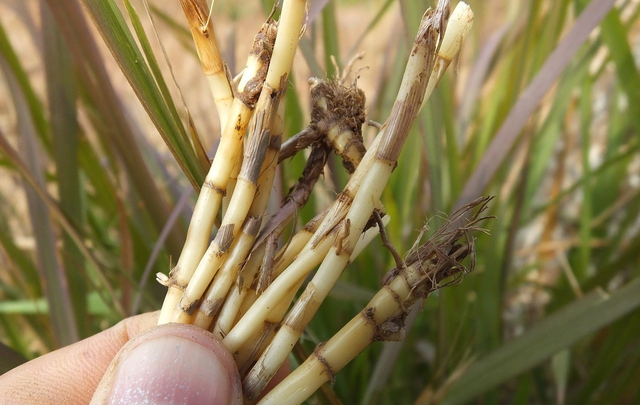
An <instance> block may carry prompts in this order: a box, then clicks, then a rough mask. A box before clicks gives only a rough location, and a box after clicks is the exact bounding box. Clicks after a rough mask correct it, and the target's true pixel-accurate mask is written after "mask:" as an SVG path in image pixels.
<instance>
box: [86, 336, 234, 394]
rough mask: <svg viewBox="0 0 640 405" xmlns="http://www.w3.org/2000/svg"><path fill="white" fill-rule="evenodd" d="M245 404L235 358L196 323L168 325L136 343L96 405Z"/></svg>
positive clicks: (110, 373)
mask: <svg viewBox="0 0 640 405" xmlns="http://www.w3.org/2000/svg"><path fill="white" fill-rule="evenodd" d="M143 403H144V404H157V403H162V404H165V405H171V404H183V405H191V404H193V405H195V404H211V405H230V404H234V405H241V404H242V394H241V383H240V377H239V375H238V371H237V369H236V366H235V363H234V362H233V358H232V357H231V354H230V353H229V352H228V351H227V349H226V348H225V347H224V346H223V345H222V343H221V342H220V341H218V340H217V339H215V338H214V337H213V335H212V334H211V333H209V332H206V331H204V330H202V329H200V328H198V327H195V326H193V325H181V324H167V325H161V326H158V327H157V328H155V329H152V330H150V331H148V332H147V333H144V334H143V335H141V336H139V337H137V338H135V339H133V340H131V341H130V342H129V343H127V344H126V345H125V347H123V349H122V350H121V351H120V352H119V353H118V355H117V356H116V357H115V358H114V360H113V362H112V363H111V365H110V366H109V369H108V370H107V372H106V374H105V376H104V378H103V380H102V381H101V382H100V385H99V386H98V389H97V391H96V394H95V396H94V398H93V400H92V401H91V405H98V404H100V405H101V404H122V405H130V404H143Z"/></svg>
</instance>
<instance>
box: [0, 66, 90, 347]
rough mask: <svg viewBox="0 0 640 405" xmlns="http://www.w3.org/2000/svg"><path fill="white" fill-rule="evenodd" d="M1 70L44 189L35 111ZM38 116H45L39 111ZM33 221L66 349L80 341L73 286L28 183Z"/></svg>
mask: <svg viewBox="0 0 640 405" xmlns="http://www.w3.org/2000/svg"><path fill="white" fill-rule="evenodd" d="M0 68H2V70H3V71H4V73H5V77H6V78H7V84H8V86H9V90H10V94H11V100H12V101H13V104H14V107H15V111H16V116H17V122H18V132H19V133H20V135H21V136H20V137H19V142H18V143H19V148H20V151H21V153H22V155H23V156H24V161H25V163H26V169H27V170H28V171H29V172H30V173H31V174H32V177H33V179H34V181H35V182H36V184H37V185H38V186H40V187H44V184H45V181H44V174H43V169H42V166H41V159H40V154H39V152H41V151H40V145H39V144H38V143H37V140H36V139H37V135H36V128H35V125H34V123H33V121H31V114H30V113H31V109H30V108H29V106H28V104H27V100H26V97H25V96H24V94H23V93H22V92H21V88H20V83H19V82H18V81H17V80H16V79H15V77H14V76H13V75H12V74H11V71H10V69H9V66H8V65H7V63H6V62H5V60H4V59H2V58H0ZM37 115H42V116H43V115H44V114H43V112H39V113H38V114H37ZM25 191H26V193H27V205H28V211H29V218H30V220H31V224H32V230H33V235H34V238H35V241H36V254H37V263H38V268H39V271H40V274H41V275H42V277H43V278H44V286H45V294H46V297H47V300H48V301H49V305H50V307H51V313H50V315H51V324H52V327H53V330H54V335H55V337H56V343H57V344H58V345H59V346H66V345H68V344H71V343H74V342H76V341H78V339H79V333H78V325H77V323H76V318H75V316H74V311H73V303H72V302H71V299H70V291H69V284H68V280H67V276H66V273H65V270H64V269H63V268H62V267H61V265H60V262H59V260H58V255H57V248H56V241H55V235H54V230H53V228H52V222H51V220H50V216H49V210H48V207H47V205H46V203H45V202H44V201H42V200H41V199H40V198H39V196H38V195H37V194H36V193H35V192H34V191H33V190H32V189H31V188H30V187H28V185H26V184H25Z"/></svg>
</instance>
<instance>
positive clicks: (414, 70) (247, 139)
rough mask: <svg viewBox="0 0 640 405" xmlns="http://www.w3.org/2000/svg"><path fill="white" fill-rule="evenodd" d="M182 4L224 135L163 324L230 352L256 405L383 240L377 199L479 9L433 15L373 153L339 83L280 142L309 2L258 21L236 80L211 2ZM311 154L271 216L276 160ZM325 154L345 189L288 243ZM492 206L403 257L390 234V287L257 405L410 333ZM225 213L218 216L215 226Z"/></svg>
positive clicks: (476, 209)
mask: <svg viewBox="0 0 640 405" xmlns="http://www.w3.org/2000/svg"><path fill="white" fill-rule="evenodd" d="M181 3H182V6H183V10H184V12H185V15H186V17H187V20H188V22H189V25H190V28H191V32H192V35H193V38H194V41H195V44H196V47H197V50H198V54H199V57H200V60H201V62H202V66H203V69H204V72H205V75H206V76H207V78H208V80H209V84H210V87H211V91H212V93H213V97H214V100H215V103H216V107H217V111H218V113H219V116H220V121H221V128H223V131H222V135H221V138H220V143H219V146H218V149H217V152H216V154H215V157H214V159H213V161H212V163H211V168H210V170H209V172H208V175H207V177H206V180H205V182H204V184H203V185H202V188H201V191H200V194H199V196H198V200H197V202H196V205H195V209H194V213H193V217H192V219H191V222H190V225H189V230H188V234H187V239H186V241H185V244H184V248H183V250H182V253H181V255H180V257H179V259H178V262H177V263H176V266H175V267H174V268H173V269H172V270H171V272H170V275H169V276H168V277H167V276H166V275H164V274H158V281H160V282H161V283H162V284H164V285H165V286H167V287H168V292H167V296H166V298H165V301H164V304H163V306H162V311H161V315H160V321H159V323H168V322H180V323H189V324H194V325H197V326H199V327H201V328H203V329H206V330H209V331H211V332H212V333H214V334H215V336H217V337H218V338H220V339H221V340H222V342H223V343H224V345H225V346H226V347H227V348H228V349H229V350H230V351H231V353H233V355H234V358H235V360H236V363H237V365H238V369H239V370H240V374H241V377H242V379H243V392H244V395H245V400H246V401H247V402H249V403H251V402H254V401H255V398H257V397H258V396H259V395H260V393H261V392H262V390H263V389H264V387H265V386H266V385H267V383H268V382H269V381H270V380H271V378H272V377H273V375H274V374H275V373H276V371H277V370H278V369H279V368H280V366H281V365H282V364H283V363H284V362H285V361H288V356H289V354H290V352H291V350H292V348H293V347H294V345H295V344H296V342H297V341H298V339H299V337H300V335H301V334H302V333H303V331H304V329H305V327H306V326H307V325H308V324H309V321H310V320H311V318H312V317H313V316H314V314H315V312H316V310H317V309H318V307H319V306H320V304H321V303H322V301H323V300H324V299H325V297H327V295H328V293H329V291H330V290H331V288H332V287H333V285H334V284H335V282H336V281H337V280H338V278H339V277H340V274H341V273H342V271H343V270H344V268H345V267H346V266H347V265H348V264H349V263H350V262H351V261H352V260H353V259H354V257H356V256H357V255H358V253H359V252H361V251H362V249H364V248H365V247H366V245H367V244H368V243H369V242H370V241H371V240H372V239H373V238H375V237H377V236H378V235H381V236H384V231H383V232H382V233H381V232H380V230H381V229H384V225H385V224H386V222H388V218H387V217H386V216H385V213H384V207H383V205H382V203H381V201H380V196H381V194H382V191H383V189H384V188H385V186H386V184H387V181H388V179H389V177H390V176H391V173H392V171H393V169H394V168H395V166H396V163H397V159H398V156H399V154H400V151H401V149H402V146H403V144H404V142H405V140H406V138H407V135H408V133H409V129H410V127H411V125H412V123H413V121H414V119H415V118H416V116H417V114H418V112H419V111H420V108H421V106H422V104H423V103H424V100H426V99H427V98H428V96H429V94H430V93H431V91H432V90H433V88H434V87H435V85H436V84H437V83H438V81H439V79H440V78H441V76H442V74H443V72H444V71H445V69H446V68H447V66H448V65H449V64H450V62H451V60H452V59H453V58H454V57H455V56H456V55H457V53H458V52H459V50H460V46H461V43H462V41H463V38H464V37H465V35H466V34H467V33H468V31H469V29H470V27H471V24H472V20H473V13H472V12H471V10H470V9H469V7H468V6H467V5H466V4H465V3H462V2H461V3H459V4H458V6H457V7H456V8H455V10H454V11H453V13H452V14H451V16H450V10H449V5H448V1H443V0H440V1H439V3H438V5H437V7H436V8H435V9H429V10H427V11H426V12H425V14H424V16H423V18H422V21H421V24H420V27H419V30H418V33H417V35H416V39H415V42H414V45H413V49H412V50H411V54H410V56H409V59H408V61H407V66H406V70H405V73H404V77H403V80H402V84H401V87H400V90H399V91H398V95H397V98H396V101H395V104H394V106H393V109H392V111H391V113H390V115H389V117H388V118H387V120H386V121H385V123H384V124H383V125H382V126H381V127H380V130H379V133H378V135H377V136H376V138H375V141H374V142H373V143H372V144H371V145H369V146H368V147H367V148H365V146H364V145H363V142H362V135H361V131H362V125H363V123H364V121H365V113H364V107H365V105H364V104H365V97H364V94H363V92H362V91H361V90H360V89H358V88H357V87H356V85H355V84H351V85H350V86H349V87H347V86H344V85H343V83H342V82H341V81H340V80H337V79H336V80H320V79H311V80H310V86H311V100H312V115H311V123H310V125H309V127H308V128H306V129H305V130H303V131H301V132H300V133H299V134H297V135H296V136H294V137H292V138H291V139H289V140H287V141H286V142H283V140H282V134H283V127H284V124H283V123H284V120H285V119H286V111H285V109H284V105H285V103H284V102H283V97H284V94H285V90H286V85H287V77H288V75H289V72H290V70H291V66H292V62H293V58H294V54H295V51H296V48H297V45H298V40H299V38H300V36H301V34H302V31H303V29H304V28H303V26H304V21H305V18H306V11H307V5H306V2H305V1H304V0H284V1H283V2H282V9H281V12H280V19H279V21H274V20H272V19H271V18H269V19H268V20H267V22H265V23H264V24H263V26H262V28H261V30H260V32H259V33H258V34H257V35H256V37H255V39H254V43H253V48H252V50H251V52H250V54H249V57H248V60H247V64H246V66H245V69H244V70H243V72H242V74H241V76H240V78H239V79H238V80H237V81H236V82H234V83H230V82H229V79H228V75H227V74H226V72H225V68H224V62H223V61H222V59H221V57H220V53H219V51H218V45H217V43H216V38H215V34H214V30H213V25H212V23H211V19H210V18H209V6H208V5H207V4H206V1H205V0H181ZM203 24H206V25H203ZM232 88H233V89H234V90H233V91H232ZM305 148H309V149H310V152H309V153H308V158H307V163H306V166H305V169H304V171H303V173H302V174H301V177H300V179H299V180H298V183H297V184H296V185H295V186H294V187H292V189H291V191H290V194H289V195H288V196H287V198H285V199H284V200H283V202H282V205H281V208H280V209H279V210H278V211H277V212H276V213H275V214H272V215H270V216H268V217H267V214H266V213H265V212H266V209H267V202H268V200H269V194H270V192H271V190H272V183H273V181H274V177H275V175H276V167H277V165H278V164H280V163H281V162H283V161H284V162H286V160H285V159H287V158H288V157H290V156H292V155H293V154H295V153H297V152H298V151H300V150H302V149H305ZM330 153H336V154H337V155H339V156H341V157H342V160H343V165H344V168H345V170H346V171H347V172H348V173H350V179H349V181H348V183H347V185H346V186H345V188H344V190H342V192H340V193H339V194H338V195H337V197H336V199H335V201H334V202H333V203H332V204H331V205H330V206H329V207H328V208H327V209H326V210H325V211H324V212H321V213H319V214H318V215H317V216H316V217H315V218H314V219H312V220H311V221H309V222H308V223H306V224H305V225H304V226H302V227H301V228H300V229H299V230H297V232H294V234H293V236H291V237H290V238H286V240H283V239H285V238H282V237H281V234H282V232H283V231H284V230H285V228H286V227H287V226H289V223H290V222H292V219H293V218H294V217H295V213H296V210H297V209H299V208H300V207H301V206H302V205H304V204H305V203H306V202H307V200H308V199H309V196H310V194H311V190H312V188H313V186H314V184H315V183H316V180H317V179H318V178H319V176H320V175H321V174H322V170H323V167H324V166H325V163H326V160H327V156H328V155H329V154H330ZM487 201H488V200H487V199H485V198H483V199H480V200H476V201H474V202H473V203H472V204H469V205H468V206H466V207H464V208H463V209H462V210H460V211H458V212H456V213H454V214H452V215H451V216H450V217H449V218H448V221H447V224H446V225H445V226H444V227H443V228H442V229H439V230H437V231H436V232H435V233H434V235H433V236H432V237H431V238H430V239H429V241H427V242H426V243H424V244H422V245H419V244H417V245H416V246H415V247H414V248H413V249H412V250H411V251H410V252H408V254H407V255H406V257H405V259H404V260H402V259H400V256H399V255H398V254H397V252H395V250H394V249H393V248H392V247H391V245H390V244H389V243H388V241H386V238H383V239H385V241H384V243H385V246H389V247H390V251H392V252H393V253H394V257H395V258H396V264H397V265H396V268H395V269H393V270H391V271H390V272H389V273H387V276H386V277H385V279H384V280H383V281H382V284H383V287H382V289H381V290H380V291H379V292H378V293H377V294H376V295H375V297H374V298H373V299H372V300H371V301H370V302H369V304H368V305H367V306H366V308H364V309H363V310H362V311H361V312H360V314H359V315H358V316H356V317H355V318H354V319H353V320H352V321H351V322H349V323H348V324H347V325H346V326H345V327H344V328H343V329H342V330H340V331H339V332H338V333H337V334H336V335H335V336H334V337H333V338H332V339H331V340H329V341H328V342H325V343H322V344H320V345H318V347H317V348H316V349H315V350H314V352H313V354H312V355H311V356H309V358H308V359H306V361H304V363H303V364H301V365H300V366H299V367H298V368H296V369H295V370H294V371H293V372H292V373H291V374H290V375H289V376H288V377H286V378H285V379H284V380H283V381H282V382H280V384H279V385H277V386H276V388H274V389H273V390H271V391H270V392H269V393H268V394H267V395H266V396H265V397H264V398H263V399H262V400H260V402H259V403H260V404H299V403H302V402H303V401H304V400H305V399H306V398H308V397H309V396H310V395H311V394H313V392H314V391H315V390H316V389H317V388H318V387H320V386H321V385H322V384H324V383H325V382H327V381H331V380H332V379H333V378H334V376H335V374H336V373H337V372H338V371H339V370H341V369H342V367H344V365H345V364H346V363H348V362H349V361H350V360H351V359H353V358H354V357H355V356H356V355H357V354H358V353H360V352H361V351H362V350H363V349H364V348H365V347H366V346H367V345H369V344H370V343H372V342H374V341H377V340H397V339H399V338H401V336H402V333H403V331H404V318H405V316H406V314H407V311H408V309H409V307H410V306H411V305H412V304H413V303H414V302H416V301H418V300H420V299H423V298H425V297H426V296H427V295H428V294H429V293H430V292H432V291H434V290H435V289H437V288H440V287H442V286H444V285H446V284H450V283H451V282H454V281H456V280H458V278H459V277H460V276H461V275H462V274H463V273H464V272H465V271H467V270H466V269H465V267H464V266H462V264H461V263H460V262H461V261H462V259H464V258H465V257H466V256H467V255H468V254H471V253H472V245H473V240H472V238H470V237H469V236H468V231H470V230H477V229H478V228H476V227H475V226H474V225H475V224H477V222H478V221H480V220H481V219H482V218H479V213H480V212H481V211H482V210H483V209H484V208H485V207H486V203H487ZM219 213H221V218H222V220H221V221H220V222H218V223H216V217H217V216H218V214H219ZM214 227H215V229H217V231H216V232H215V236H214V238H213V240H211V239H210V235H211V234H212V231H213V229H214ZM318 265H320V266H319V268H318V269H317V271H316V272H315V274H314V275H313V277H312V278H311V279H310V280H309V278H310V274H311V273H312V271H313V270H314V269H315V268H316V267H317V266H318ZM302 287H304V289H303V290H302V291H301V292H299V290H300V289H302Z"/></svg>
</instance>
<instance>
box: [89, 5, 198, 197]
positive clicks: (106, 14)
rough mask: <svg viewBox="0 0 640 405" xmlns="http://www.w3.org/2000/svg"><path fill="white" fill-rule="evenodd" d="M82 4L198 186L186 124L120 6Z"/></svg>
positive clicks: (175, 154)
mask: <svg viewBox="0 0 640 405" xmlns="http://www.w3.org/2000/svg"><path fill="white" fill-rule="evenodd" d="M83 3H84V5H85V7H86V9H87V11H88V12H89V14H90V15H91V18H92V19H93V21H94V24H95V26H96V27H97V28H98V30H99V31H100V34H101V35H102V37H103V39H104V41H105V43H106V44H107V46H109V49H110V50H111V52H112V53H113V55H114V57H115V59H116V61H117V62H118V64H119V65H120V68H121V70H122V72H123V73H124V74H125V76H126V77H127V80H129V83H130V84H131V86H132V88H133V89H134V91H135V92H136V94H137V95H138V98H139V99H140V101H141V103H142V105H143V106H144V107H145V110H147V113H148V114H149V117H150V118H151V120H152V121H153V123H154V124H155V125H156V128H158V131H159V132H160V134H161V135H162V137H163V139H164V140H165V142H166V143H167V146H169V149H170V150H171V152H172V153H173V154H174V156H175V158H176V161H177V162H178V163H179V164H180V166H181V167H182V169H183V171H184V172H185V174H186V175H187V177H188V178H189V179H190V181H191V183H192V184H194V186H195V187H196V188H197V187H199V186H200V184H202V182H203V180H204V170H202V168H201V166H200V165H199V163H198V160H197V158H196V155H195V153H194V151H193V149H192V147H191V145H190V143H189V142H188V136H187V133H186V131H185V129H184V126H183V125H182V123H181V122H179V121H178V122H176V121H175V120H173V119H172V117H173V116H172V114H171V112H170V109H169V108H168V107H167V104H166V102H165V100H164V99H163V96H162V92H161V91H160V90H159V89H158V86H157V84H156V83H155V82H154V79H153V75H152V73H151V71H150V69H149V67H148V65H147V64H146V63H144V60H145V59H144V56H143V55H142V53H141V52H140V50H139V48H138V47H137V45H136V43H135V41H134V39H133V37H132V36H131V33H130V32H129V29H128V27H127V25H126V23H125V21H124V18H123V16H122V14H121V13H120V10H119V9H118V7H117V5H116V4H115V2H113V1H112V0H107V1H100V2H95V1H84V2H83Z"/></svg>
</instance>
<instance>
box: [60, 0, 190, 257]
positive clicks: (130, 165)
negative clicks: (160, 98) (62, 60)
mask: <svg viewBox="0 0 640 405" xmlns="http://www.w3.org/2000/svg"><path fill="white" fill-rule="evenodd" d="M47 4H49V5H50V9H51V10H52V13H53V14H54V16H55V18H56V21H57V22H58V27H60V29H61V30H62V32H63V34H64V36H65V39H66V41H67V44H68V45H69V48H70V49H71V51H72V54H73V56H74V61H75V62H76V66H77V67H78V76H79V79H80V81H81V85H82V90H83V92H82V95H83V98H82V100H83V102H84V103H85V104H86V106H87V108H89V109H90V111H92V112H93V114H91V115H90V118H91V120H92V123H93V125H94V127H95V129H96V130H97V132H98V133H99V134H100V137H101V139H102V140H103V141H104V142H105V143H106V144H107V145H109V149H110V151H111V152H112V153H114V154H116V155H117V156H118V159H117V162H118V164H122V165H123V166H124V168H125V170H126V173H127V175H128V178H129V179H130V181H131V183H132V184H133V187H132V190H133V191H134V193H135V194H136V195H137V197H138V198H139V200H141V201H140V202H139V203H138V204H139V205H142V206H143V210H144V212H146V213H147V215H148V216H149V217H150V218H151V221H152V222H153V224H154V226H155V231H156V233H159V232H160V229H162V227H163V226H164V224H165V222H166V220H167V218H168V216H169V208H168V206H167V204H166V202H165V198H164V196H163V194H162V193H161V192H160V190H159V189H158V187H157V185H156V181H155V180H154V179H153V176H152V175H151V172H150V169H149V167H148V166H147V165H146V164H145V161H144V158H143V154H142V153H141V151H140V148H139V146H138V144H137V142H136V139H135V138H136V131H135V130H134V129H133V128H134V127H133V126H132V125H131V123H130V119H129V118H128V117H127V116H126V114H125V111H123V104H122V101H121V100H120V99H119V96H118V95H117V94H116V91H115V89H114V88H113V86H112V84H111V80H110V78H109V76H108V74H107V71H106V68H105V65H104V62H103V61H102V58H101V56H100V54H99V52H98V48H97V46H96V44H95V43H94V41H93V37H92V35H91V31H90V30H89V27H88V26H87V24H86V22H85V17H84V14H83V12H82V9H81V6H80V5H79V4H78V3H76V2H74V1H70V0H64V1H61V2H58V1H52V0H47ZM95 6H96V7H99V6H100V7H106V6H105V5H103V4H102V2H101V4H100V5H99V6H98V5H95ZM120 17H121V16H120ZM121 19H122V18H120V20H121ZM102 28H103V29H105V30H107V29H109V28H110V27H107V26H105V27H102ZM114 28H117V27H114ZM129 37H130V35H129ZM136 55H137V54H136ZM137 61H142V57H141V56H140V58H139V59H137ZM129 63H131V64H134V65H136V60H133V59H132V60H131V61H130V62H129ZM146 82H147V84H149V85H150V86H152V87H153V78H151V77H147V78H146ZM156 95H157V94H156ZM162 117H163V118H162V119H163V120H164V119H167V120H168V119H169V117H170V114H168V113H167V114H166V116H165V115H162ZM192 180H193V179H192ZM192 184H193V183H192ZM183 241H184V234H183V233H182V229H178V228H174V230H173V232H172V233H171V235H170V237H169V238H168V239H167V247H168V249H169V251H170V252H171V253H172V254H176V255H177V254H178V252H179V251H180V249H181V247H182V242H183Z"/></svg>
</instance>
